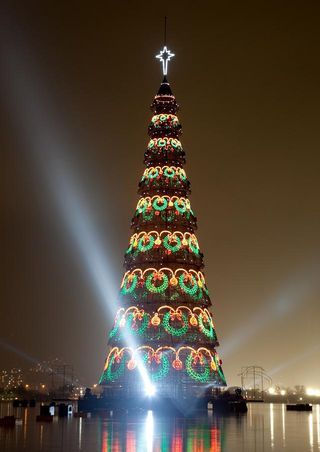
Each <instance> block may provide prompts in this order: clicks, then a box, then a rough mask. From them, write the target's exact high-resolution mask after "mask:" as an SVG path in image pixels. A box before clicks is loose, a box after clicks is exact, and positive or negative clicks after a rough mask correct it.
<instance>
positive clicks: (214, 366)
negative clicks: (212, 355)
mask: <svg viewBox="0 0 320 452" xmlns="http://www.w3.org/2000/svg"><path fill="white" fill-rule="evenodd" d="M210 367H211V370H213V371H214V372H216V370H217V366H216V363H215V362H214V360H211V363H210Z"/></svg>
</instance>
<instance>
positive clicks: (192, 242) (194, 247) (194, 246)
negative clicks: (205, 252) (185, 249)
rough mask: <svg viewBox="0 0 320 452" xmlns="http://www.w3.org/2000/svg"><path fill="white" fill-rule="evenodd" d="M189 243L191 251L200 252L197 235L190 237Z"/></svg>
mask: <svg viewBox="0 0 320 452" xmlns="http://www.w3.org/2000/svg"><path fill="white" fill-rule="evenodd" d="M187 244H188V245H189V247H190V249H191V251H192V252H193V253H194V254H199V244H198V240H197V239H196V237H195V236H194V235H193V236H190V237H189V240H188V242H187Z"/></svg>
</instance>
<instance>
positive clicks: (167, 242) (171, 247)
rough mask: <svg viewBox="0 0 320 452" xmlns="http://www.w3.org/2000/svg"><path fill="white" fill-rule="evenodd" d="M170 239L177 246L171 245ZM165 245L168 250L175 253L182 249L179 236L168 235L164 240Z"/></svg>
mask: <svg viewBox="0 0 320 452" xmlns="http://www.w3.org/2000/svg"><path fill="white" fill-rule="evenodd" d="M170 238H171V242H173V243H175V245H171V243H170ZM163 245H164V247H165V248H166V249H167V250H169V251H171V252H172V253H175V252H177V251H178V250H179V249H180V248H181V240H180V238H179V237H178V236H177V235H172V236H171V237H170V236H169V235H166V236H165V238H164V239H163Z"/></svg>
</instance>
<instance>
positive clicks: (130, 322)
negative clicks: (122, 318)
mask: <svg viewBox="0 0 320 452" xmlns="http://www.w3.org/2000/svg"><path fill="white" fill-rule="evenodd" d="M134 322H136V323H137V322H139V323H140V325H139V326H138V328H134V327H133V323H134ZM148 323H149V318H148V316H147V314H143V316H142V318H141V320H140V319H139V318H138V316H135V315H134V314H130V315H128V317H127V321H126V326H127V327H128V328H130V331H131V332H133V333H134V334H139V335H142V334H143V333H144V332H145V331H146V329H147V327H148Z"/></svg>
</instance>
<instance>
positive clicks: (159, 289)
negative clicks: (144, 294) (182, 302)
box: [146, 272, 169, 293]
mask: <svg viewBox="0 0 320 452" xmlns="http://www.w3.org/2000/svg"><path fill="white" fill-rule="evenodd" d="M156 281H160V282H161V284H159V285H156V284H155V282H156ZM168 285H169V278H168V276H167V275H166V274H165V273H162V272H161V273H150V275H148V277H147V279H146V287H147V289H148V290H149V292H152V293H163V292H164V291H165V290H166V289H167V287H168Z"/></svg>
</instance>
